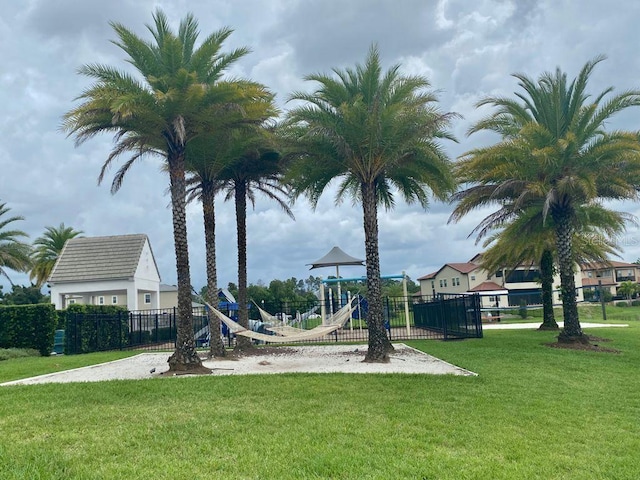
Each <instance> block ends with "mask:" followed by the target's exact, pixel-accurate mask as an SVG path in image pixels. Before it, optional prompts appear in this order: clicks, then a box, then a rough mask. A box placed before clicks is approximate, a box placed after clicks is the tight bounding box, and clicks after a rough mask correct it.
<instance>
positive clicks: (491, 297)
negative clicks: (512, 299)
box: [489, 295, 498, 303]
mask: <svg viewBox="0 0 640 480" xmlns="http://www.w3.org/2000/svg"><path fill="white" fill-rule="evenodd" d="M489 301H490V302H491V303H496V302H497V301H498V297H496V296H495V295H490V296H489Z"/></svg>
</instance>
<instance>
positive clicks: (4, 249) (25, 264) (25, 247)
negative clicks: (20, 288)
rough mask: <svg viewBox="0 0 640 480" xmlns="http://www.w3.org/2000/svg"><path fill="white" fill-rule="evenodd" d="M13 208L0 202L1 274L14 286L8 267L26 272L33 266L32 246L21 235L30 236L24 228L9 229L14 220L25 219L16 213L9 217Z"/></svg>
mask: <svg viewBox="0 0 640 480" xmlns="http://www.w3.org/2000/svg"><path fill="white" fill-rule="evenodd" d="M10 210H11V209H10V208H9V207H7V204H6V203H0V275H1V276H3V277H5V278H6V279H7V280H9V283H10V284H11V285H12V286H13V282H12V281H11V277H9V274H8V273H7V269H9V270H15V271H16V272H26V271H28V270H29V268H30V267H31V246H30V245H29V244H28V243H24V242H22V241H20V237H25V238H26V237H28V236H29V235H27V234H26V233H25V232H23V231H22V230H13V229H12V230H8V229H7V227H9V226H10V225H11V224H12V223H13V222H17V221H20V220H24V217H22V216H19V215H16V216H13V217H7V216H6V215H7V214H8V213H9V211H10Z"/></svg>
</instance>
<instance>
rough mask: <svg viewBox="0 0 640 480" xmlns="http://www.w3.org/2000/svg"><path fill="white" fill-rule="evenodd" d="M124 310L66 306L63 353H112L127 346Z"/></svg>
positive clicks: (104, 306) (75, 305) (74, 305)
mask: <svg viewBox="0 0 640 480" xmlns="http://www.w3.org/2000/svg"><path fill="white" fill-rule="evenodd" d="M128 323H129V322H128V312H127V309H125V308H122V307H117V306H113V305H81V304H73V305H69V307H67V309H66V311H65V353H66V354H74V353H89V352H99V351H103V350H115V349H119V348H122V347H125V346H127V345H128V336H129V325H128Z"/></svg>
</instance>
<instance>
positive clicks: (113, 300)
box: [111, 295, 118, 305]
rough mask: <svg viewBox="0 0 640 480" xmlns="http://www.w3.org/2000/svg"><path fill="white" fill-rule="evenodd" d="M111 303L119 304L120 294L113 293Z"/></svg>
mask: <svg viewBox="0 0 640 480" xmlns="http://www.w3.org/2000/svg"><path fill="white" fill-rule="evenodd" d="M111 303H112V304H113V305H117V304H118V296H117V295H113V296H112V297H111Z"/></svg>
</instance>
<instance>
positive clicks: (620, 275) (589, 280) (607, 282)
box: [580, 260, 640, 296]
mask: <svg viewBox="0 0 640 480" xmlns="http://www.w3.org/2000/svg"><path fill="white" fill-rule="evenodd" d="M580 271H581V274H582V285H583V286H584V288H585V289H590V290H592V291H595V290H596V289H597V288H599V287H600V286H601V287H602V288H603V290H605V291H608V292H610V293H611V294H612V295H614V296H615V295H618V288H619V287H620V284H621V283H622V282H634V283H638V281H639V280H640V265H638V264H635V263H626V262H617V261H615V260H610V261H609V262H607V263H600V262H599V263H583V264H581V265H580Z"/></svg>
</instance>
